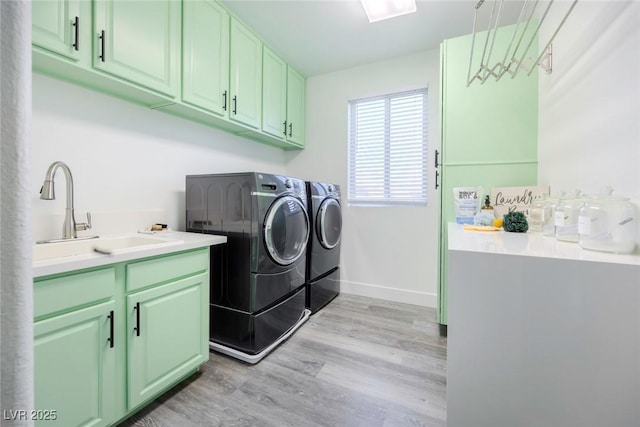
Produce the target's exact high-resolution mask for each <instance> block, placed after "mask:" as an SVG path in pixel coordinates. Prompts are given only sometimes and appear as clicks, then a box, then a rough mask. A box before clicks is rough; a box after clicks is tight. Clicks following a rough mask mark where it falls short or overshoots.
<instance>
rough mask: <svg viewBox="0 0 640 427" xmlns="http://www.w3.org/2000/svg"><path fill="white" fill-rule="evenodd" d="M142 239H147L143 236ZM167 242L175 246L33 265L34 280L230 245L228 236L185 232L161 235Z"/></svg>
mask: <svg viewBox="0 0 640 427" xmlns="http://www.w3.org/2000/svg"><path fill="white" fill-rule="evenodd" d="M140 236H145V235H144V234H140ZM160 237H161V238H162V239H165V240H173V241H175V243H173V244H172V243H168V244H167V245H159V246H151V247H149V246H147V247H141V248H138V249H135V250H127V251H123V252H122V253H116V254H113V255H106V254H100V253H97V252H93V253H89V254H84V255H76V256H68V257H61V258H55V259H48V260H42V261H34V262H33V277H34V278H35V277H41V276H48V275H50V274H58V273H64V272H67V271H73V270H80V269H84V268H92V267H99V266H101V265H108V264H114V263H118V262H123V261H131V260H133V259H138V258H146V257H151V256H157V255H164V254H168V253H172V252H180V251H186V250H190V249H196V248H202V247H206V246H211V245H219V244H222V243H225V242H226V241H227V237H226V236H216V235H212V234H201V233H186V232H182V231H171V232H166V233H164V232H163V233H162V235H161V236H160Z"/></svg>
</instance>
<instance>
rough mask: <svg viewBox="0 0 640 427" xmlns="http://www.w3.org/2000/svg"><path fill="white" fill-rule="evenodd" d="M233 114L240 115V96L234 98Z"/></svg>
mask: <svg viewBox="0 0 640 427" xmlns="http://www.w3.org/2000/svg"><path fill="white" fill-rule="evenodd" d="M233 114H234V115H237V114H238V96H237V95H234V96H233Z"/></svg>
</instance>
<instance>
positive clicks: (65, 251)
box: [33, 235, 183, 262]
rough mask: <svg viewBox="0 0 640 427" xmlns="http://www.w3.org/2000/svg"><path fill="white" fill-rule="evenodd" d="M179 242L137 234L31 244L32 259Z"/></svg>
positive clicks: (120, 250)
mask: <svg viewBox="0 0 640 427" xmlns="http://www.w3.org/2000/svg"><path fill="white" fill-rule="evenodd" d="M181 243H183V241H182V240H174V239H162V238H158V237H148V236H138V235H129V236H120V237H101V238H97V239H91V240H69V241H63V242H56V243H44V244H36V245H34V246H33V261H36V262H37V261H45V260H54V259H56V258H66V257H76V256H87V255H93V254H96V253H101V254H108V255H117V254H120V253H129V252H135V251H141V250H146V249H151V248H153V247H159V246H172V245H178V244H181Z"/></svg>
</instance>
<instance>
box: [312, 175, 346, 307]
mask: <svg viewBox="0 0 640 427" xmlns="http://www.w3.org/2000/svg"><path fill="white" fill-rule="evenodd" d="M306 184H307V197H308V198H309V201H308V206H309V222H310V224H311V235H310V236H309V245H308V247H307V280H306V306H307V308H308V309H310V310H311V312H312V313H315V312H316V311H318V310H320V309H321V308H322V307H324V306H325V305H327V304H328V303H329V302H330V301H331V300H333V299H334V298H335V297H336V296H338V294H339V293H340V239H341V237H342V208H341V205H340V187H339V186H338V185H335V184H327V183H322V182H316V181H307V183H306Z"/></svg>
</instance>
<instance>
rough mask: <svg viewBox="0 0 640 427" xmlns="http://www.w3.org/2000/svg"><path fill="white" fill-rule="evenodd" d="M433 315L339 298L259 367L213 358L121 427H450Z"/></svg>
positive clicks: (442, 342)
mask: <svg viewBox="0 0 640 427" xmlns="http://www.w3.org/2000/svg"><path fill="white" fill-rule="evenodd" d="M446 346H447V342H446V338H442V337H440V336H439V333H438V324H437V323H436V312H435V310H434V309H431V308H425V307H419V306H414V305H408V304H400V303H394V302H388V301H382V300H377V299H371V298H365V297H360V296H354V295H345V294H341V295H340V296H338V298H336V299H335V300H334V301H333V302H332V303H331V304H329V305H328V306H326V307H325V308H324V309H322V310H321V311H319V312H318V313H316V314H315V315H313V316H311V318H310V319H309V320H308V321H307V323H305V324H304V325H303V326H302V327H301V328H300V329H299V330H298V331H297V332H296V333H295V334H294V335H293V336H292V337H291V338H289V340H287V341H286V342H285V343H283V344H282V345H280V346H279V347H278V348H276V349H275V350H274V351H273V352H272V353H271V354H269V355H268V356H267V357H266V358H265V359H263V360H262V361H261V362H259V363H258V364H256V365H248V364H245V363H243V362H239V361H237V360H235V359H232V358H229V357H226V356H223V355H220V354H218V353H213V352H212V353H211V359H210V360H209V361H208V362H207V363H206V364H204V365H203V366H202V368H201V370H200V372H199V373H197V374H195V375H193V376H192V377H190V378H189V379H187V380H186V381H184V382H183V383H181V384H179V385H178V386H176V387H175V388H173V389H172V390H171V391H169V392H167V393H165V394H164V395H162V396H161V397H159V398H158V399H156V401H154V402H153V403H152V404H150V405H149V406H148V407H146V408H145V409H143V410H142V411H141V412H139V413H137V414H136V415H134V416H133V417H132V418H130V419H129V420H127V421H125V422H124V423H122V424H121V426H154V427H161V426H166V427H192V426H277V427H281V426H296V427H299V426H300V427H301V426H364V427H375V426H383V427H388V426H402V427H405V426H445V425H446V357H447V348H446Z"/></svg>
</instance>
